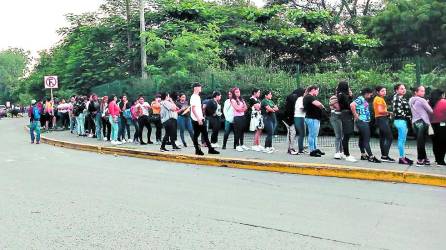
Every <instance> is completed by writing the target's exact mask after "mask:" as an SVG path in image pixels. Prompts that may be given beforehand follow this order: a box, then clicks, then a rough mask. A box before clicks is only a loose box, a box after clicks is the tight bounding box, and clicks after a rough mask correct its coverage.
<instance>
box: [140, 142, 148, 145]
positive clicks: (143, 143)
mask: <svg viewBox="0 0 446 250" xmlns="http://www.w3.org/2000/svg"><path fill="white" fill-rule="evenodd" d="M139 144H141V145H147V143H145V142H140V143H139Z"/></svg>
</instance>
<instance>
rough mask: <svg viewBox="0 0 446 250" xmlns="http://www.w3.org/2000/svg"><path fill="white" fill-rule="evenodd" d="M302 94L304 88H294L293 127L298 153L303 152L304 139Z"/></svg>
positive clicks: (303, 93)
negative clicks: (296, 135)
mask: <svg viewBox="0 0 446 250" xmlns="http://www.w3.org/2000/svg"><path fill="white" fill-rule="evenodd" d="M304 95H305V90H304V89H302V88H299V89H297V90H296V97H297V99H296V102H295V104H294V127H295V128H296V131H297V134H298V137H297V147H298V153H299V154H303V153H305V152H304V139H305V110H304V102H303V101H304Z"/></svg>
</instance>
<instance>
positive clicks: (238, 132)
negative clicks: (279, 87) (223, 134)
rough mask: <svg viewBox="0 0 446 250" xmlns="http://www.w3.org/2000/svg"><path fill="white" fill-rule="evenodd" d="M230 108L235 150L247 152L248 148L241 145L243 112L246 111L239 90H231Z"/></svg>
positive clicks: (243, 126) (244, 121) (243, 128)
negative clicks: (232, 117) (232, 112)
mask: <svg viewBox="0 0 446 250" xmlns="http://www.w3.org/2000/svg"><path fill="white" fill-rule="evenodd" d="M231 106H232V108H233V109H234V137H235V146H236V147H235V149H236V150H237V151H239V152H243V151H244V150H249V148H248V147H246V146H245V145H243V141H244V133H245V126H246V117H245V112H246V110H247V109H248V107H247V106H246V103H245V100H243V98H242V96H241V93H240V89H239V88H237V87H236V88H233V89H232V99H231Z"/></svg>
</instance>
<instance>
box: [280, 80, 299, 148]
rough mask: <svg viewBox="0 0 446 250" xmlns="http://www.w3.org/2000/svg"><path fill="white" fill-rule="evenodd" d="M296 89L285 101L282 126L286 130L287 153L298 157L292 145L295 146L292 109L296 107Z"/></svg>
mask: <svg viewBox="0 0 446 250" xmlns="http://www.w3.org/2000/svg"><path fill="white" fill-rule="evenodd" d="M298 91H299V90H298V89H296V90H294V91H293V93H291V94H290V95H288V96H287V98H286V100H285V113H284V116H285V117H284V119H283V120H282V122H283V124H284V125H285V127H286V129H287V143H288V150H287V153H288V154H290V155H298V154H299V153H298V151H296V150H295V149H294V145H295V144H296V127H295V125H294V108H295V106H296V101H297V94H298Z"/></svg>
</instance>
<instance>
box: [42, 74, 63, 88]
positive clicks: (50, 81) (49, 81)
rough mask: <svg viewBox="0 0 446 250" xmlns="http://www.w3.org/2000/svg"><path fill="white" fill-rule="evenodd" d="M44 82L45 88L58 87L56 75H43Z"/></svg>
mask: <svg viewBox="0 0 446 250" xmlns="http://www.w3.org/2000/svg"><path fill="white" fill-rule="evenodd" d="M43 82H44V84H45V88H46V89H57V88H59V82H58V81H57V76H45V79H44V81H43Z"/></svg>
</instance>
